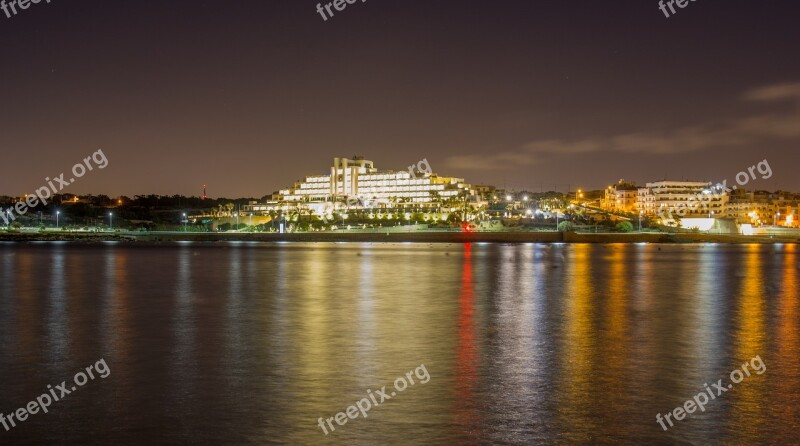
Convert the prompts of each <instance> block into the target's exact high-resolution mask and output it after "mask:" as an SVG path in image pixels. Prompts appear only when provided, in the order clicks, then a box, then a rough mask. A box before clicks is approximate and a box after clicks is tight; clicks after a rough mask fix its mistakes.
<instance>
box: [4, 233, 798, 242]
mask: <svg viewBox="0 0 800 446" xmlns="http://www.w3.org/2000/svg"><path fill="white" fill-rule="evenodd" d="M0 242H17V243H30V242H74V243H89V244H92V243H106V242H124V243H132V244H161V243H172V242H204V243H216V242H294V243H320V242H325V243H658V244H681V243H723V244H749V243H760V244H776V243H800V239H799V238H797V237H791V236H766V235H764V236H745V235H738V234H702V233H628V234H621V233H574V232H567V233H561V232H555V231H552V232H359V233H352V232H349V233H348V232H312V233H291V234H290V233H284V234H279V233H202V232H201V233H191V232H189V233H182V232H163V233H152V232H150V233H136V232H115V233H82V232H60V233H59V232H35V233H34V232H31V233H26V232H19V233H13V232H12V233H0Z"/></svg>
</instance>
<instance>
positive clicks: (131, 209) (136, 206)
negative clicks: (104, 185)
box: [0, 194, 258, 226]
mask: <svg viewBox="0 0 800 446" xmlns="http://www.w3.org/2000/svg"><path fill="white" fill-rule="evenodd" d="M24 200H25V197H9V196H0V210H2V211H3V212H5V211H9V210H10V211H11V212H12V213H13V212H14V211H13V208H14V206H15V205H16V204H17V203H19V202H20V201H24ZM257 200H258V199H257V198H206V199H204V198H201V197H186V196H183V195H134V196H133V197H127V196H120V197H115V198H112V197H109V196H107V195H74V194H59V195H54V196H53V197H50V198H48V199H47V200H46V201H47V203H41V202H39V203H38V204H37V205H36V206H34V207H33V208H30V209H28V210H27V211H26V213H25V214H24V215H18V214H15V215H14V216H15V219H14V221H15V222H18V223H20V224H23V225H26V226H27V225H31V224H32V223H37V222H41V224H43V225H47V226H50V225H52V224H53V222H55V221H56V213H58V221H59V223H60V224H61V225H63V226H70V225H72V226H87V225H92V226H94V225H108V224H111V223H112V219H113V222H114V223H115V226H117V225H118V226H148V225H162V224H167V225H174V224H180V223H181V221H182V220H183V214H187V215H192V214H197V213H205V212H210V211H214V210H219V209H226V208H230V207H233V208H238V207H240V206H243V205H246V204H248V203H250V202H251V201H257ZM109 214H110V215H109Z"/></svg>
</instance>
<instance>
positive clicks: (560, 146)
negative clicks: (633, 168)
mask: <svg viewBox="0 0 800 446" xmlns="http://www.w3.org/2000/svg"><path fill="white" fill-rule="evenodd" d="M743 98H744V99H747V100H757V101H775V100H786V99H791V98H798V99H800V83H793V84H792V83H787V84H778V85H772V86H767V87H762V88H757V89H753V90H750V91H748V92H746V93H745V94H744V95H743ZM796 138H800V113H797V112H793V113H784V114H780V113H775V114H768V115H761V116H752V117H747V118H740V119H737V120H731V121H728V122H725V123H722V124H718V125H698V126H689V127H683V128H678V129H675V130H672V131H668V132H638V133H626V134H621V135H614V136H602V137H592V138H586V139H581V140H576V141H565V140H559V139H546V140H538V141H532V142H529V143H527V144H524V145H523V146H522V147H520V148H519V149H518V150H516V151H506V152H501V153H495V154H488V155H459V156H453V157H450V158H447V159H446V160H445V164H446V165H447V166H448V167H449V168H452V169H461V170H478V169H480V170H509V169H514V168H517V167H519V166H530V165H533V164H536V162H538V161H540V160H542V159H544V158H549V157H553V156H573V155H580V154H588V153H598V152H603V153H611V152H620V153H644V154H652V155H666V154H675V153H688V152H695V151H699V150H705V149H711V148H716V147H740V146H746V145H748V144H755V143H761V142H764V141H765V140H769V139H781V140H786V139H796Z"/></svg>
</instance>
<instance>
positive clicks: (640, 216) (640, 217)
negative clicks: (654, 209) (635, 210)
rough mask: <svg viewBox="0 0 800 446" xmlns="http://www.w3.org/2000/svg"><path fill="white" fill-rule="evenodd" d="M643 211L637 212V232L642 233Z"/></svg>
mask: <svg viewBox="0 0 800 446" xmlns="http://www.w3.org/2000/svg"><path fill="white" fill-rule="evenodd" d="M643 213H644V211H639V232H642V214H643Z"/></svg>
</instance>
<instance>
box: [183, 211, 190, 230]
mask: <svg viewBox="0 0 800 446" xmlns="http://www.w3.org/2000/svg"><path fill="white" fill-rule="evenodd" d="M182 215H183V232H186V223H187V222H188V221H189V220H187V219H186V212H184V213H183V214H182Z"/></svg>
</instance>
